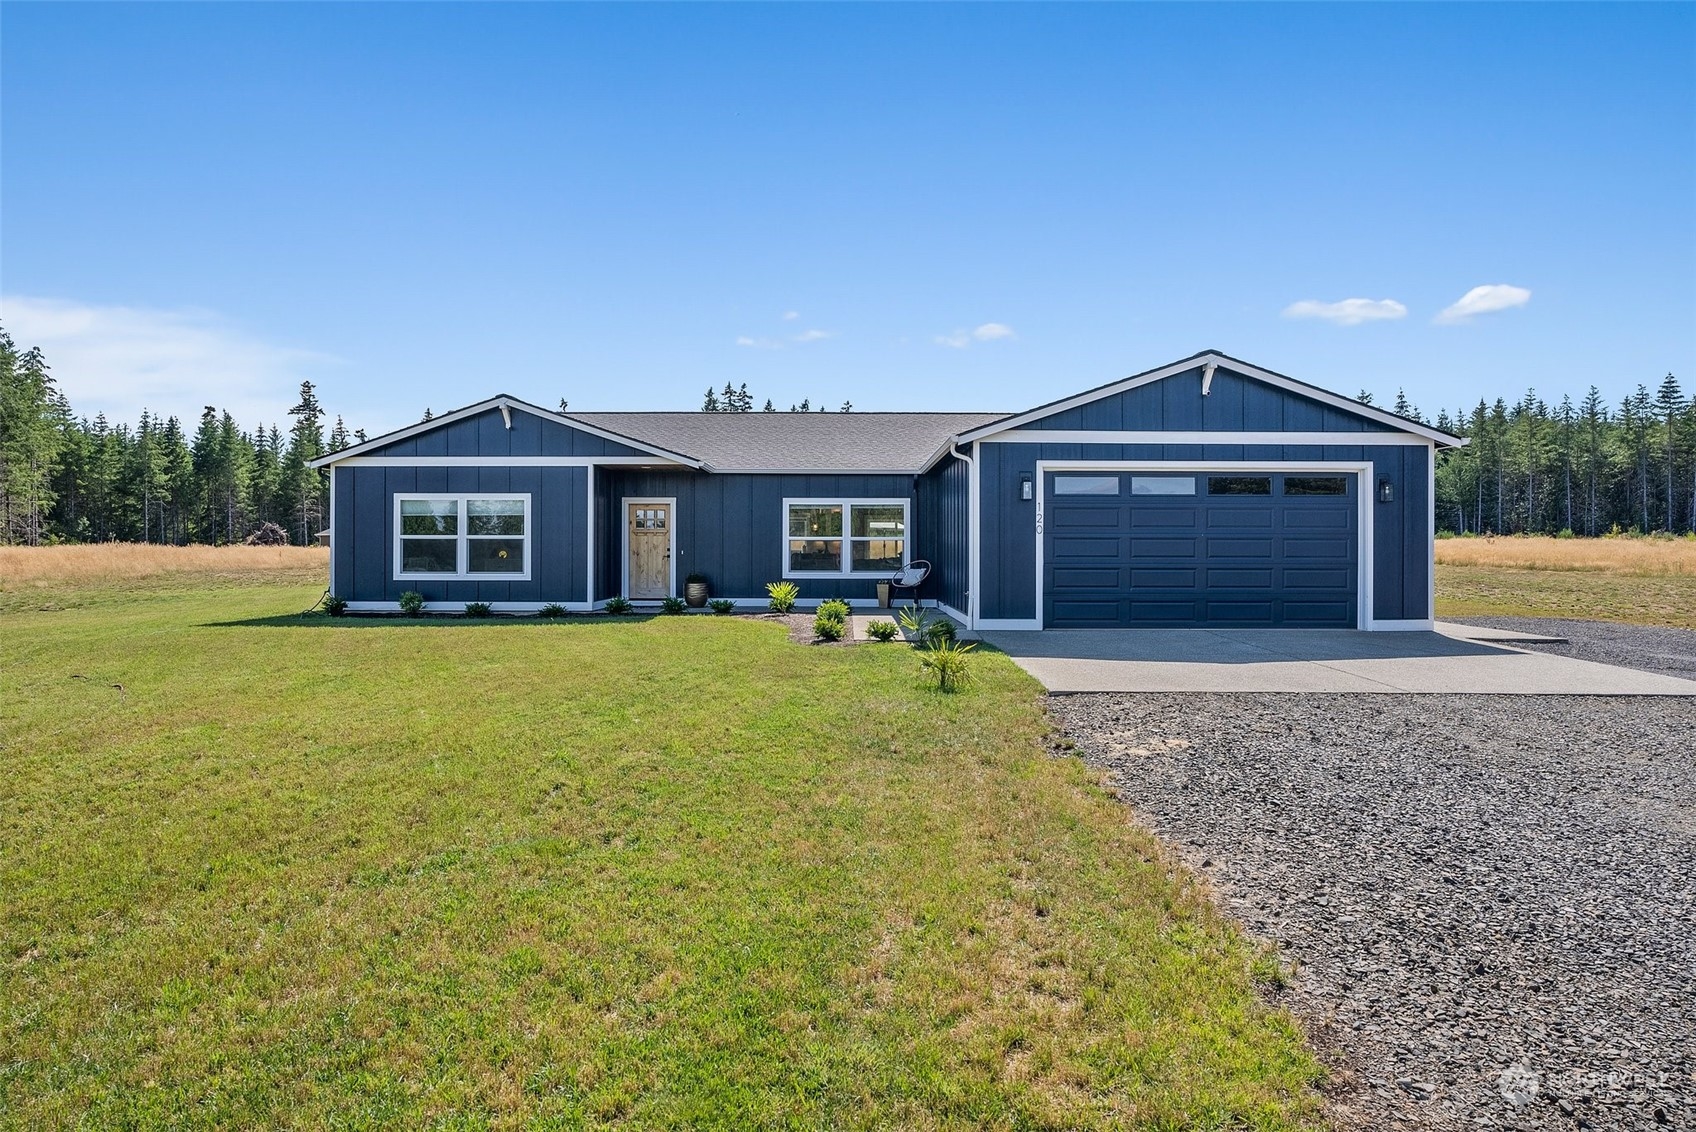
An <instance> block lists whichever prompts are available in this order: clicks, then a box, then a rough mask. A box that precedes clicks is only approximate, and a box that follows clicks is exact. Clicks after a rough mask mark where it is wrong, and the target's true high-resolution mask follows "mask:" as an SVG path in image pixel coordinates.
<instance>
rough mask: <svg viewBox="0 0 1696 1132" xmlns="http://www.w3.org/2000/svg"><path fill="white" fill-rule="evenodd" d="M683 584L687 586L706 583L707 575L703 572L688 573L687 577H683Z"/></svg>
mask: <svg viewBox="0 0 1696 1132" xmlns="http://www.w3.org/2000/svg"><path fill="white" fill-rule="evenodd" d="M683 584H684V585H688V586H704V585H706V584H707V576H706V575H705V574H690V575H689V576H688V577H687V578H684V579H683Z"/></svg>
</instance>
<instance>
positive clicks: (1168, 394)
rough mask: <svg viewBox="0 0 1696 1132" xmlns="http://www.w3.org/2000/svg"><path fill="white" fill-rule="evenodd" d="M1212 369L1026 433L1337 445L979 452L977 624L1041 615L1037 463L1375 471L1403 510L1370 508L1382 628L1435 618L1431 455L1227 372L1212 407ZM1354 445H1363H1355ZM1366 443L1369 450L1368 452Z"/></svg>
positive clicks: (1219, 376)
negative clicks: (1295, 464)
mask: <svg viewBox="0 0 1696 1132" xmlns="http://www.w3.org/2000/svg"><path fill="white" fill-rule="evenodd" d="M1201 380H1202V370H1201V368H1200V367H1199V366H1198V367H1197V368H1196V369H1194V370H1190V371H1186V372H1184V373H1180V374H1175V375H1173V376H1172V377H1169V378H1166V379H1164V380H1161V381H1156V382H1153V383H1151V384H1148V385H1143V386H1138V387H1137V388H1135V389H1130V390H1126V391H1125V392H1123V393H1118V394H1114V395H1113V396H1111V397H1104V398H1102V399H1101V400H1099V401H1093V402H1090V403H1088V404H1085V405H1078V406H1075V407H1073V408H1070V409H1066V410H1064V411H1062V412H1059V413H1055V414H1054V415H1052V416H1049V417H1044V418H1042V419H1041V420H1037V421H1031V422H1028V423H1026V424H1024V425H1021V426H1020V429H1019V431H1020V432H1021V433H1024V434H1027V435H1029V434H1031V433H1036V432H1042V431H1062V430H1063V431H1071V432H1075V431H1099V432H1111V431H1128V432H1158V431H1172V432H1258V433H1276V432H1305V433H1313V432H1326V433H1332V432H1334V433H1336V434H1338V435H1337V440H1338V443H1337V444H1334V445H1333V444H1324V445H1316V444H1075V443H1067V444H1045V443H1040V442H1029V441H1017V442H1001V441H994V440H989V441H985V442H984V443H981V444H979V445H978V453H979V457H978V458H979V460H980V461H981V464H982V466H981V468H980V469H979V475H980V481H979V487H980V491H981V492H982V499H981V501H980V504H979V522H980V524H981V527H982V529H981V531H980V534H979V537H980V539H981V543H980V546H981V555H980V559H979V579H978V581H979V585H980V586H981V587H982V589H983V593H982V594H981V595H980V605H979V608H978V615H979V616H980V617H983V618H986V619H1008V620H1028V619H1032V618H1035V617H1036V616H1037V608H1036V602H1037V597H1036V589H1037V584H1036V538H1037V535H1036V503H1035V502H1034V501H1023V500H1021V499H1020V498H1019V482H1020V480H1021V478H1022V477H1025V476H1031V477H1033V479H1034V477H1035V475H1036V465H1037V461H1038V460H1043V461H1050V460H1102V461H1126V462H1128V461H1141V460H1170V461H1190V462H1197V463H1210V462H1214V461H1251V462H1252V461H1265V462H1267V463H1276V462H1281V461H1353V462H1357V463H1364V462H1368V461H1370V462H1371V464H1372V468H1373V474H1372V484H1371V485H1368V487H1369V489H1370V488H1372V487H1375V486H1376V484H1377V481H1378V478H1379V477H1380V476H1384V477H1388V478H1389V480H1390V482H1391V484H1392V485H1393V487H1394V493H1395V501H1394V502H1392V503H1378V502H1376V500H1374V502H1373V503H1372V506H1371V515H1372V532H1373V543H1372V555H1373V559H1372V574H1373V576H1372V591H1373V604H1372V617H1373V618H1374V619H1375V620H1380V621H1399V620H1425V619H1428V618H1430V617H1431V606H1430V588H1431V546H1432V543H1431V540H1432V535H1431V528H1430V478H1429V476H1430V472H1429V469H1430V461H1431V449H1430V447H1429V446H1428V445H1424V444H1405V443H1387V442H1386V443H1374V442H1373V434H1375V433H1378V434H1383V435H1384V438H1385V441H1389V440H1390V438H1391V437H1392V436H1394V437H1395V438H1396V439H1398V440H1399V439H1400V438H1401V434H1399V433H1397V432H1396V430H1394V429H1393V428H1391V427H1390V426H1388V425H1385V424H1383V423H1381V422H1378V421H1373V420H1368V419H1367V418H1365V417H1361V416H1358V415H1356V414H1353V413H1349V412H1346V411H1344V410H1342V409H1338V408H1335V407H1333V406H1330V405H1325V404H1322V403H1321V402H1319V401H1315V400H1313V399H1312V398H1309V397H1304V396H1302V395H1301V394H1299V393H1296V392H1292V391H1289V390H1285V389H1280V388H1279V387H1277V386H1274V385H1269V384H1267V383H1265V382H1260V381H1256V380H1254V379H1252V378H1248V377H1244V376H1242V375H1241V374H1237V373H1233V372H1231V371H1230V370H1228V369H1226V368H1224V367H1223V366H1221V367H1219V368H1218V369H1217V370H1216V371H1215V372H1214V375H1213V384H1212V386H1211V388H1210V391H1209V392H1208V394H1207V395H1206V396H1202V394H1201ZM1351 439H1353V440H1355V443H1350V442H1349V441H1350V440H1351ZM1363 441H1364V443H1363Z"/></svg>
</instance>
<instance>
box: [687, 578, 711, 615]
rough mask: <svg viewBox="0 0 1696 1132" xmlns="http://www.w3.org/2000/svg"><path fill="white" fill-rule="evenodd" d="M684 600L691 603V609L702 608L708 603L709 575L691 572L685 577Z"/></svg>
mask: <svg viewBox="0 0 1696 1132" xmlns="http://www.w3.org/2000/svg"><path fill="white" fill-rule="evenodd" d="M683 600H684V601H686V602H688V603H689V608H690V609H700V608H701V607H702V606H704V605H706V604H707V576H706V575H705V574H690V575H689V576H688V577H687V578H685V579H683Z"/></svg>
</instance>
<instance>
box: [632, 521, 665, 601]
mask: <svg viewBox="0 0 1696 1132" xmlns="http://www.w3.org/2000/svg"><path fill="white" fill-rule="evenodd" d="M624 529H625V538H626V546H627V547H628V553H629V555H630V593H629V594H628V595H627V596H629V597H632V598H649V599H653V598H661V597H669V596H671V504H669V503H626V504H625V505H624Z"/></svg>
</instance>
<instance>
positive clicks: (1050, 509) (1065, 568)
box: [1043, 476, 1359, 628]
mask: <svg viewBox="0 0 1696 1132" xmlns="http://www.w3.org/2000/svg"><path fill="white" fill-rule="evenodd" d="M1272 482H1273V484H1274V486H1273V494H1271V495H1268V496H1248V495H1221V496H1206V495H1199V496H1188V495H1184V496H1163V495H1137V494H1135V493H1128V494H1127V495H1126V496H1123V497H1120V498H1117V499H1113V498H1108V497H1105V496H1103V495H1094V496H1082V497H1073V496H1056V495H1055V493H1054V492H1053V491H1051V490H1049V491H1045V494H1044V498H1045V499H1046V500H1047V503H1046V506H1045V511H1044V528H1045V531H1044V535H1043V539H1044V543H1043V563H1044V578H1043V585H1044V593H1043V598H1044V605H1043V622H1044V624H1046V625H1050V626H1053V627H1056V628H1060V627H1070V628H1088V627H1097V626H1100V627H1113V626H1147V627H1161V628H1166V627H1170V628H1195V627H1205V626H1209V625H1217V626H1233V627H1268V628H1270V627H1276V626H1286V625H1287V626H1301V627H1315V628H1317V627H1332V626H1352V625H1354V624H1355V623H1356V618H1357V615H1358V601H1357V594H1356V588H1357V585H1358V574H1357V567H1358V555H1359V545H1358V544H1359V539H1358V535H1357V527H1358V526H1359V517H1358V514H1357V511H1356V508H1357V506H1358V503H1359V500H1358V498H1357V497H1356V496H1355V495H1353V494H1349V495H1342V496H1289V497H1286V496H1284V495H1283V494H1282V487H1281V483H1282V481H1281V480H1280V479H1278V478H1277V477H1276V476H1274V478H1273V481H1272ZM1049 483H1050V485H1051V484H1052V479H1051V480H1050V481H1049ZM1349 484H1350V488H1349V490H1350V492H1351V493H1352V492H1354V491H1355V490H1356V488H1355V487H1354V480H1353V479H1350V480H1349Z"/></svg>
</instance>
